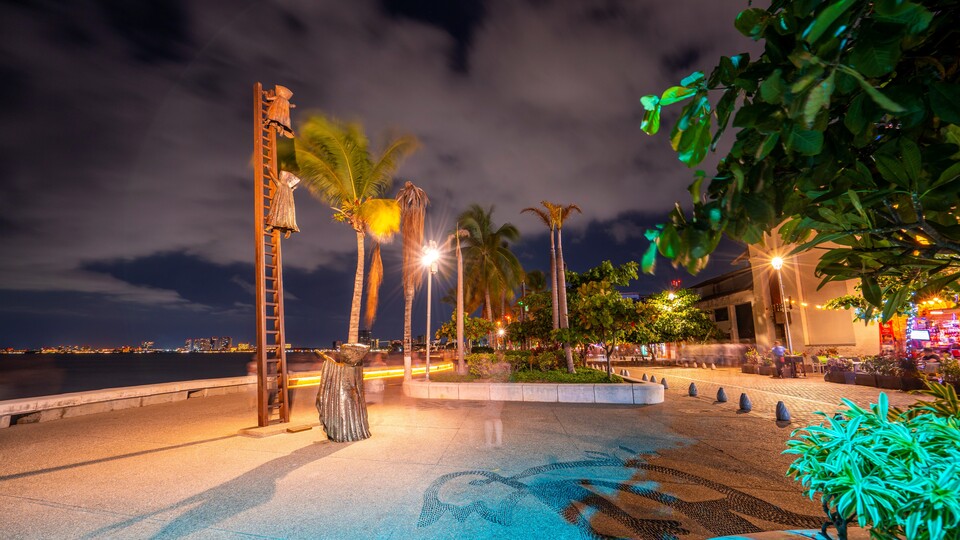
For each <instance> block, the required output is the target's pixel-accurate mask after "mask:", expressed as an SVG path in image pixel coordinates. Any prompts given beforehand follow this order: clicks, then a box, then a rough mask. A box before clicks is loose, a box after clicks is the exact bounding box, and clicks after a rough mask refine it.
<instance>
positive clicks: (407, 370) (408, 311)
mask: <svg viewBox="0 0 960 540" xmlns="http://www.w3.org/2000/svg"><path fill="white" fill-rule="evenodd" d="M405 288H406V290H405V291H403V380H405V381H409V380H411V379H412V378H413V371H412V368H413V356H412V355H413V338H412V333H413V332H412V330H411V328H410V326H411V321H412V320H413V285H410V286H408V287H405Z"/></svg>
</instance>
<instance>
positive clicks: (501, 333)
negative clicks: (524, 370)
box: [497, 327, 507, 350]
mask: <svg viewBox="0 0 960 540" xmlns="http://www.w3.org/2000/svg"><path fill="white" fill-rule="evenodd" d="M506 333H507V331H506V330H504V329H503V327H500V328H497V337H498V338H499V339H500V349H501V350H503V349H504V346H503V336H505V335H506Z"/></svg>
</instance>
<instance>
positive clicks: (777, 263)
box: [770, 257, 793, 354]
mask: <svg viewBox="0 0 960 540" xmlns="http://www.w3.org/2000/svg"><path fill="white" fill-rule="evenodd" d="M770 265H771V266H773V269H774V270H776V271H777V284H778V285H779V286H780V309H781V310H782V311H783V328H784V331H785V332H786V334H787V350H788V351H790V354H793V340H792V339H790V319H789V318H788V317H787V299H786V296H784V294H783V277H782V276H781V275H780V269H781V268H783V258H782V257H774V258H773V259H771V260H770Z"/></svg>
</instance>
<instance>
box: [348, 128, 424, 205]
mask: <svg viewBox="0 0 960 540" xmlns="http://www.w3.org/2000/svg"><path fill="white" fill-rule="evenodd" d="M419 146H420V141H418V140H417V138H416V137H414V136H413V135H400V136H399V137H397V138H395V139H393V140H391V141H390V142H388V143H387V145H386V147H385V148H384V149H383V152H382V153H381V154H380V157H379V158H378V159H376V160H375V162H374V163H373V164H372V165H371V166H370V169H369V171H368V173H367V174H366V175H365V178H364V179H363V182H361V184H360V185H358V187H359V188H360V189H361V193H364V194H367V193H369V195H366V196H368V197H375V196H377V195H380V194H382V193H384V192H386V191H387V190H388V189H389V188H390V184H391V183H392V182H393V173H395V172H396V171H397V168H398V167H400V163H401V162H403V160H404V159H406V157H407V156H409V155H410V154H412V153H413V152H414V151H416V150H417V148H419Z"/></svg>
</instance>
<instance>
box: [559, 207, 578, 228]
mask: <svg viewBox="0 0 960 540" xmlns="http://www.w3.org/2000/svg"><path fill="white" fill-rule="evenodd" d="M574 210H576V211H577V213H578V214H582V213H583V212H582V211H581V210H580V207H579V206H577V205H575V204H568V205H566V206H561V207H560V219H559V220H558V221H557V227H563V222H564V221H566V220H567V216H569V215H570V213H571V212H573V211H574Z"/></svg>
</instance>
